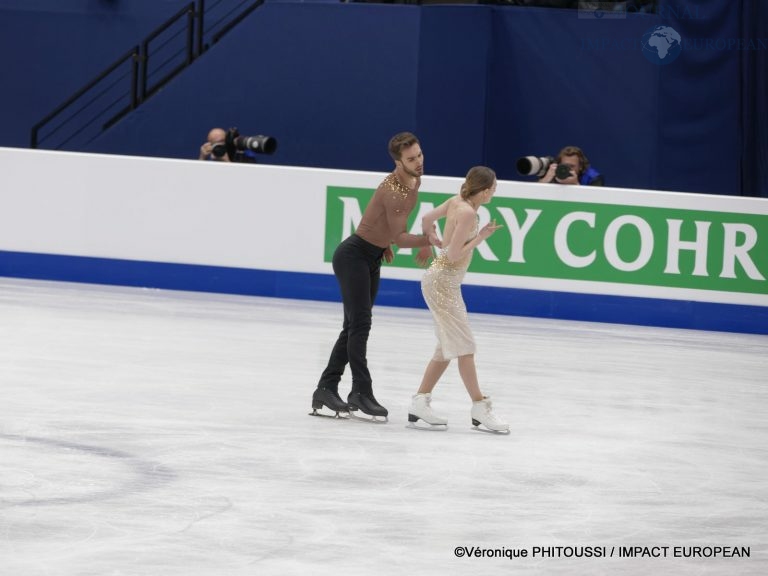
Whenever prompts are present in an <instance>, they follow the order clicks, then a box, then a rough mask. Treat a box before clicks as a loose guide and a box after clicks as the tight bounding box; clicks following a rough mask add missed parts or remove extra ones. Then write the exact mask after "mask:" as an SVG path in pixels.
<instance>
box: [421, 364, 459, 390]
mask: <svg viewBox="0 0 768 576" xmlns="http://www.w3.org/2000/svg"><path fill="white" fill-rule="evenodd" d="M450 363H451V361H450V360H430V361H429V364H427V368H426V369H425V370H424V376H423V377H422V379H421V386H419V391H418V394H429V393H430V392H432V390H434V388H435V386H437V382H438V380H440V377H441V376H442V375H443V374H444V373H445V369H446V368H448V364H450Z"/></svg>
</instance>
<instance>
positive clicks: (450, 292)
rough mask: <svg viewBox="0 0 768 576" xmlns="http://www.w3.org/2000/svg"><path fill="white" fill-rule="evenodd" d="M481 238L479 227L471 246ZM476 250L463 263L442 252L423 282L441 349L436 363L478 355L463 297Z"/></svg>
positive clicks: (423, 290) (425, 298)
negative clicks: (450, 258)
mask: <svg viewBox="0 0 768 576" xmlns="http://www.w3.org/2000/svg"><path fill="white" fill-rule="evenodd" d="M476 235H477V225H476V226H475V231H474V234H472V236H471V237H470V238H469V239H468V240H467V242H469V241H470V240H472V238H474V237H475V236H476ZM473 253H474V250H473V251H471V252H470V253H469V254H467V255H466V256H465V257H464V259H463V260H461V261H458V262H451V261H449V260H448V257H447V255H446V253H445V251H444V250H443V251H441V252H440V253H439V254H438V255H437V257H436V258H435V259H434V261H433V262H432V265H431V266H430V267H429V269H428V270H427V271H426V273H425V274H424V277H423V278H422V279H421V293H422V294H423V295H424V300H425V301H426V303H427V306H428V307H429V309H430V311H431V312H432V317H433V318H434V320H435V333H436V334H437V347H436V348H435V353H434V355H433V356H432V359H433V360H436V361H438V362H442V361H445V360H452V359H454V358H458V357H459V356H466V355H467V354H474V353H475V338H474V336H473V335H472V330H471V329H470V327H469V320H468V317H467V307H466V305H465V304H464V298H462V296H461V282H462V281H463V280H464V275H465V274H466V272H467V268H468V267H469V263H470V262H471V261H472V254H473Z"/></svg>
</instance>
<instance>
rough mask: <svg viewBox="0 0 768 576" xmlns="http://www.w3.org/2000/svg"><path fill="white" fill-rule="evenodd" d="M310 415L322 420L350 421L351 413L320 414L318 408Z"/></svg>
mask: <svg viewBox="0 0 768 576" xmlns="http://www.w3.org/2000/svg"><path fill="white" fill-rule="evenodd" d="M321 410H322V408H321ZM309 415H310V416H318V417H320V418H330V419H331V420H349V413H347V412H336V413H334V414H327V413H325V412H318V411H317V408H313V409H312V412H309Z"/></svg>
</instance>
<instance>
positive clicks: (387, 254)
mask: <svg viewBox="0 0 768 576" xmlns="http://www.w3.org/2000/svg"><path fill="white" fill-rule="evenodd" d="M394 259H395V253H394V252H393V251H392V246H387V247H386V248H384V262H386V263H387V264H392V260H394Z"/></svg>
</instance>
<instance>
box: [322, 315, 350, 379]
mask: <svg viewBox="0 0 768 576" xmlns="http://www.w3.org/2000/svg"><path fill="white" fill-rule="evenodd" d="M348 325H349V321H348V320H347V315H346V313H345V314H344V325H343V328H342V330H341V333H339V337H338V338H337V339H336V343H335V344H334V345H333V350H331V356H330V358H328V364H327V365H326V367H325V370H323V373H322V375H321V376H320V381H319V382H318V383H317V387H318V388H326V389H328V390H333V391H335V392H337V393H338V390H339V382H340V381H341V376H342V375H343V374H344V369H345V368H346V366H347V363H348V362H349V357H348V356H347V338H348Z"/></svg>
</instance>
